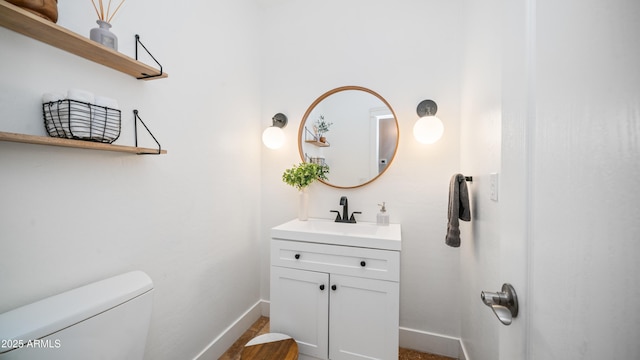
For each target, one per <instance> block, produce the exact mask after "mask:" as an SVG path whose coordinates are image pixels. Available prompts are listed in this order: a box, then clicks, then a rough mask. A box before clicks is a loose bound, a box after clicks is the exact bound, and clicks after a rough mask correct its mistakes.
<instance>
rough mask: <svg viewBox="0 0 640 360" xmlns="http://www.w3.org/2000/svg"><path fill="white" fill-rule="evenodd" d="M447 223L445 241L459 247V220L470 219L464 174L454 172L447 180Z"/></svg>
mask: <svg viewBox="0 0 640 360" xmlns="http://www.w3.org/2000/svg"><path fill="white" fill-rule="evenodd" d="M448 217H449V223H448V224H447V236H446V237H445V243H446V244H447V245H449V246H451V247H460V228H459V226H460V222H459V221H458V219H460V220H463V221H470V220H471V209H470V208H469V191H468V190H467V181H466V180H465V179H464V175H462V174H455V175H453V176H452V177H451V181H450V182H449V211H448Z"/></svg>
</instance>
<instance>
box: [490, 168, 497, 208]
mask: <svg viewBox="0 0 640 360" xmlns="http://www.w3.org/2000/svg"><path fill="white" fill-rule="evenodd" d="M489 198H490V199H491V200H493V201H498V173H491V174H489Z"/></svg>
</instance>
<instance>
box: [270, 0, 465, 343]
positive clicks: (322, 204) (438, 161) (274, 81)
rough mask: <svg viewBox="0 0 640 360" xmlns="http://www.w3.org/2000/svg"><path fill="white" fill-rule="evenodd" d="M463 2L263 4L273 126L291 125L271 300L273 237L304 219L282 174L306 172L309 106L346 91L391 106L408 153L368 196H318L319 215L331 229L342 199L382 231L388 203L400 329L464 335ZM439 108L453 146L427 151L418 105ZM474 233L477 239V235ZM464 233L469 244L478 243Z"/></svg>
mask: <svg viewBox="0 0 640 360" xmlns="http://www.w3.org/2000/svg"><path fill="white" fill-rule="evenodd" d="M460 10H461V8H460V3H458V2H442V1H422V0H420V1H418V0H402V1H393V2H391V1H382V0H375V1H371V0H356V1H348V2H345V1H338V0H330V1H305V2H300V1H286V0H283V1H269V2H267V1H264V2H263V9H262V10H261V13H262V19H263V22H262V29H263V30H262V37H261V43H262V46H263V58H262V65H263V68H262V86H263V87H262V94H263V108H262V119H263V123H262V127H263V128H264V127H267V126H269V125H270V120H269V119H270V118H271V117H272V116H273V115H274V114H275V113H277V112H283V113H285V114H287V116H288V117H289V125H288V126H287V127H286V128H285V133H286V136H287V144H286V145H285V146H284V147H283V148H282V149H279V150H277V151H271V150H267V149H266V148H263V159H264V160H263V163H262V214H263V217H262V226H261V234H262V250H263V252H264V253H263V255H262V259H263V262H262V282H261V283H262V290H261V294H262V296H263V298H265V299H268V298H269V288H268V286H269V285H268V284H269V281H268V279H269V278H268V277H269V268H268V260H269V257H268V251H269V249H268V239H269V229H270V228H271V227H273V226H275V225H278V224H280V223H282V222H285V221H288V220H291V219H293V218H295V217H296V215H297V212H296V204H297V202H296V199H297V193H296V191H295V189H293V188H291V187H289V186H287V185H286V184H284V183H283V182H282V181H281V179H280V177H281V174H282V172H283V171H284V170H285V169H286V168H288V167H290V166H291V165H292V164H294V163H297V162H299V161H300V158H299V156H298V150H297V140H296V136H297V133H298V126H299V123H300V120H301V118H302V116H303V114H304V113H305V111H306V109H307V107H308V106H309V105H311V103H312V102H313V101H314V100H315V99H316V98H317V97H318V96H320V95H321V94H323V93H324V92H326V91H328V90H330V89H332V88H336V87H339V86H345V85H359V86H364V87H368V88H370V89H372V90H374V91H376V92H377V93H379V94H380V95H381V96H383V97H384V98H385V99H386V100H387V101H388V102H389V104H390V105H391V106H392V107H393V109H394V110H395V113H396V115H397V116H398V122H399V124H400V143H399V147H398V154H397V155H396V158H395V160H394V162H393V163H392V164H391V166H390V168H389V169H388V170H387V171H386V172H385V173H384V174H383V176H382V177H381V178H379V179H378V180H376V181H375V182H373V183H371V184H369V185H367V186H366V187H363V188H358V189H352V190H339V189H334V188H330V187H327V186H325V185H323V184H320V183H318V184H313V185H312V186H311V189H310V198H311V206H310V209H309V210H310V216H312V217H320V218H330V214H329V210H332V209H338V208H339V204H338V202H339V198H340V196H341V195H346V196H348V198H349V208H350V210H351V211H358V210H359V211H362V212H363V214H362V216H361V217H360V219H362V220H366V221H375V215H376V213H377V211H378V210H377V209H378V207H377V205H376V204H378V203H380V202H382V201H386V202H387V209H388V211H389V214H390V216H391V221H392V222H397V223H401V224H402V236H403V245H402V246H403V251H402V255H401V281H402V283H401V286H400V287H401V295H400V302H401V304H400V325H401V326H403V327H407V328H412V329H418V330H421V331H425V332H432V333H436V334H444V335H451V336H454V337H458V336H459V331H460V330H459V327H460V325H459V324H460V317H459V253H460V250H459V249H454V248H449V247H447V246H446V245H445V243H444V236H445V233H446V221H447V216H446V212H447V191H448V184H449V179H450V177H451V175H452V174H453V173H456V172H458V171H460V160H459V159H460V141H459V132H460V112H459V109H460V64H461V60H460V57H461V46H460V37H461V27H460V21H459V19H460ZM424 99H433V100H435V101H436V102H437V103H438V116H439V117H440V118H441V119H442V120H443V122H444V124H445V133H444V137H443V138H442V139H441V141H439V142H438V143H436V144H434V145H431V146H425V145H420V144H418V143H417V142H416V141H415V140H414V138H413V136H412V127H413V124H414V123H415V121H416V120H417V114H416V106H417V105H418V103H419V102H420V101H422V100H424ZM467 234H468V233H467ZM467 234H463V236H465V235H467Z"/></svg>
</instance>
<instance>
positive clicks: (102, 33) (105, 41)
mask: <svg viewBox="0 0 640 360" xmlns="http://www.w3.org/2000/svg"><path fill="white" fill-rule="evenodd" d="M96 23H97V24H98V26H99V27H97V28H93V29H91V31H90V32H89V38H90V39H91V40H93V41H95V42H97V43H100V44H102V45H104V46H106V47H108V48H111V49H113V50H116V51H117V50H118V37H117V36H116V35H115V34H114V33H112V32H111V31H110V30H109V29H111V24H109V23H108V22H106V21H102V20H97V21H96Z"/></svg>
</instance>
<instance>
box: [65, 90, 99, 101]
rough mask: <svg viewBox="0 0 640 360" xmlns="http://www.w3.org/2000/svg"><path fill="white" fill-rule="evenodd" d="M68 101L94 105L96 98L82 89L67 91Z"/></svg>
mask: <svg viewBox="0 0 640 360" xmlns="http://www.w3.org/2000/svg"><path fill="white" fill-rule="evenodd" d="M67 99H69V100H75V101H81V102H85V103H89V104H93V103H94V102H95V101H96V100H95V96H94V95H93V93H92V92H90V91H87V90H82V89H69V90H67Z"/></svg>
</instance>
